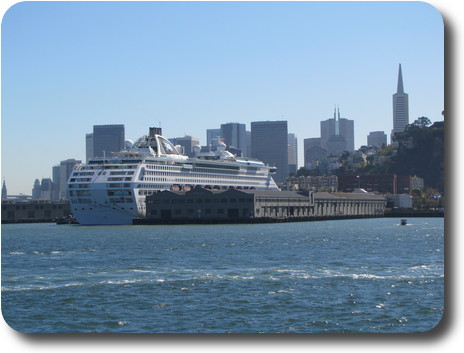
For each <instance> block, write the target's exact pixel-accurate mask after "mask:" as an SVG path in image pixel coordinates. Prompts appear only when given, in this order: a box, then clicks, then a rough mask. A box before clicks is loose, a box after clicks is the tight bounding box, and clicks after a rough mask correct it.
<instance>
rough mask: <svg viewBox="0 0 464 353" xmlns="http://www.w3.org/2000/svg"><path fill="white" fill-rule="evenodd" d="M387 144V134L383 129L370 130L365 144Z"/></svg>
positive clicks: (376, 145)
mask: <svg viewBox="0 0 464 353" xmlns="http://www.w3.org/2000/svg"><path fill="white" fill-rule="evenodd" d="M386 144H387V134H386V133H385V132H383V131H372V132H370V133H369V135H367V145H368V146H375V147H382V145H386Z"/></svg>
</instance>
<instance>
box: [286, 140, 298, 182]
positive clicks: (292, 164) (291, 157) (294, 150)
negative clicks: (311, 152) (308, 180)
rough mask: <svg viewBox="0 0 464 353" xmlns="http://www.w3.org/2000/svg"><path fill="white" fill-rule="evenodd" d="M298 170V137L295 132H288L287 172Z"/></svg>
mask: <svg viewBox="0 0 464 353" xmlns="http://www.w3.org/2000/svg"><path fill="white" fill-rule="evenodd" d="M297 170H298V139H297V137H296V135H295V134H293V133H289V134H288V172H289V173H296V172H297Z"/></svg>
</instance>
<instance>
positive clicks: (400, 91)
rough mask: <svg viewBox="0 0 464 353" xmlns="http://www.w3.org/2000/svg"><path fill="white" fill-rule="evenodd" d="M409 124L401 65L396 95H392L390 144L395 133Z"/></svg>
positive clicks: (407, 99)
mask: <svg viewBox="0 0 464 353" xmlns="http://www.w3.org/2000/svg"><path fill="white" fill-rule="evenodd" d="M408 124H409V98H408V94H407V93H404V86H403V73H402V71H401V64H400V65H399V69H398V84H397V88H396V93H395V94H393V130H392V131H391V135H390V140H391V143H392V144H396V142H395V141H393V138H394V135H395V134H396V133H397V132H403V131H404V130H405V129H406V126H407V125H408Z"/></svg>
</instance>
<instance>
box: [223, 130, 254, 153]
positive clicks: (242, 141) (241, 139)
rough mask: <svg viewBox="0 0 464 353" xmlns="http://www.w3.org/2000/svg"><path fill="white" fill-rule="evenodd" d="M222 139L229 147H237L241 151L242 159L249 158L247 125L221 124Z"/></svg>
mask: <svg viewBox="0 0 464 353" xmlns="http://www.w3.org/2000/svg"><path fill="white" fill-rule="evenodd" d="M221 137H222V138H223V141H224V143H225V144H226V145H227V147H235V148H237V149H239V150H240V151H241V153H242V157H248V156H246V153H247V146H246V129H245V124H240V123H227V124H221Z"/></svg>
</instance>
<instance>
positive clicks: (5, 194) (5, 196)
mask: <svg viewBox="0 0 464 353" xmlns="http://www.w3.org/2000/svg"><path fill="white" fill-rule="evenodd" d="M7 198H8V192H7V191H6V184H5V180H3V185H2V200H6V199H7Z"/></svg>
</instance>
